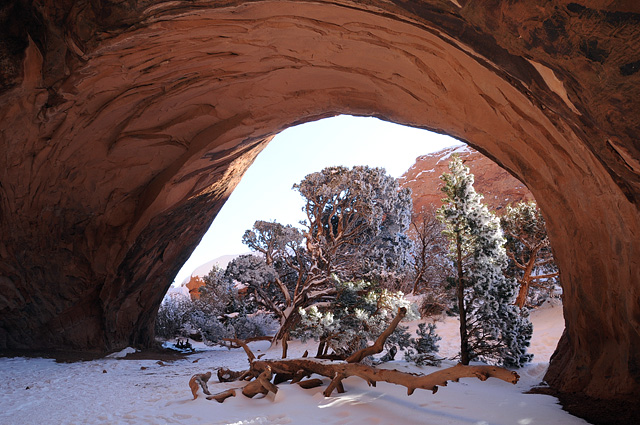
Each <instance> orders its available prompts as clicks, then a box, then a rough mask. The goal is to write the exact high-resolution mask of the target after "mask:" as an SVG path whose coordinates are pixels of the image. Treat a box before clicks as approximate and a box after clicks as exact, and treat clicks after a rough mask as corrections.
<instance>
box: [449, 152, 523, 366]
mask: <svg viewBox="0 0 640 425" xmlns="http://www.w3.org/2000/svg"><path fill="white" fill-rule="evenodd" d="M449 170H450V173H444V174H443V175H442V176H441V179H442V180H443V182H444V187H443V188H442V191H443V192H444V194H445V195H446V197H445V198H444V199H443V205H442V207H441V208H440V210H439V217H440V219H441V220H442V222H443V223H444V225H445V231H444V234H445V235H446V236H447V237H448V238H449V241H450V251H451V254H452V259H453V262H454V264H455V270H456V275H455V276H454V277H453V280H454V281H455V283H456V293H457V301H458V310H459V314H460V357H461V362H462V363H463V364H465V365H466V364H469V361H470V360H473V359H476V358H477V359H481V360H484V361H488V362H492V363H497V364H505V365H508V366H521V365H522V364H524V363H526V362H527V361H529V360H530V359H531V357H532V356H531V355H529V354H526V347H527V346H528V345H529V340H530V338H531V334H532V325H531V323H530V322H529V320H528V317H527V315H526V314H524V315H521V314H520V308H518V307H516V306H515V305H513V300H514V297H515V290H516V284H515V281H514V280H513V279H507V278H506V277H505V275H504V273H503V269H504V268H505V267H506V265H507V256H506V252H505V249H504V243H505V239H504V237H503V235H502V231H501V229H500V224H499V222H498V220H497V218H496V217H495V216H494V215H493V214H492V213H491V212H490V211H489V210H488V208H487V206H486V205H484V204H483V203H482V202H481V201H482V196H481V195H479V194H478V193H476V191H475V189H474V188H473V181H474V177H473V174H470V173H469V169H468V168H467V167H466V166H464V165H463V163H462V161H461V160H460V158H458V157H457V156H454V157H453V159H452V160H451V162H450V163H449Z"/></svg>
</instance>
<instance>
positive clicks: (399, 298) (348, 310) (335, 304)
mask: <svg viewBox="0 0 640 425" xmlns="http://www.w3.org/2000/svg"><path fill="white" fill-rule="evenodd" d="M336 287H337V295H336V297H335V298H334V300H333V301H331V302H330V303H327V304H325V305H322V304H316V305H312V306H310V307H309V308H307V309H300V312H299V313H300V316H301V320H300V323H299V324H298V326H297V328H296V329H295V334H294V335H295V336H296V337H299V338H301V339H302V340H303V341H306V340H307V339H311V338H312V339H315V340H317V341H318V342H319V346H318V352H317V356H323V355H327V354H329V350H330V349H331V350H332V351H333V353H332V354H335V355H337V356H339V357H342V358H346V357H348V356H349V355H351V354H353V353H354V352H356V351H357V350H360V349H362V348H364V347H366V346H367V344H368V343H369V342H371V341H375V340H376V339H377V338H378V336H379V335H380V334H381V333H382V332H383V331H384V330H385V329H386V328H387V327H388V326H389V324H390V323H391V322H392V321H393V319H394V317H395V316H396V314H397V312H398V309H399V308H400V307H404V308H406V309H407V316H406V317H405V320H407V319H409V320H410V319H414V318H416V317H417V314H416V312H414V311H413V310H412V309H411V303H410V302H409V301H408V300H407V299H405V298H404V294H403V293H402V292H393V291H389V290H387V289H384V288H381V287H380V286H379V285H376V284H373V283H371V282H366V281H358V282H337V283H336ZM410 343H411V340H410V335H409V333H408V332H407V328H406V327H404V326H400V325H398V327H396V329H395V331H394V332H393V333H392V334H391V335H390V336H389V338H387V340H386V341H385V347H386V348H387V349H388V350H390V349H392V347H395V349H396V350H397V348H400V349H404V348H406V347H408V346H409V344H410Z"/></svg>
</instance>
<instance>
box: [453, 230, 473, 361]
mask: <svg viewBox="0 0 640 425" xmlns="http://www.w3.org/2000/svg"><path fill="white" fill-rule="evenodd" d="M456 254H457V258H456V260H457V263H458V264H457V266H458V310H459V312H460V363H462V364H463V365H465V366H466V365H468V364H469V360H470V358H469V336H468V335H467V311H466V310H465V306H464V273H463V270H462V237H461V236H460V233H459V232H458V233H457V235H456Z"/></svg>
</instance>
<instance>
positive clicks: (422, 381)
mask: <svg viewBox="0 0 640 425" xmlns="http://www.w3.org/2000/svg"><path fill="white" fill-rule="evenodd" d="M405 314H406V309H404V308H401V309H399V310H398V315H397V316H396V317H395V318H394V320H393V321H392V323H391V324H390V325H389V327H388V328H387V329H386V330H385V331H384V332H383V333H382V334H381V335H380V336H379V337H378V339H377V340H376V341H375V343H374V344H373V345H372V346H370V347H365V348H363V349H361V350H358V351H356V352H355V353H353V354H352V355H351V356H349V357H348V358H347V359H346V360H344V361H330V360H326V359H318V358H307V357H302V358H298V359H280V360H260V359H256V357H255V355H254V354H253V352H252V351H251V349H249V347H248V346H247V344H246V343H245V342H244V341H242V340H237V339H233V340H229V341H232V342H233V343H235V344H237V345H238V346H240V347H242V348H243V349H244V350H245V352H246V353H247V357H248V359H249V365H250V367H249V370H247V371H245V372H238V376H242V377H243V378H245V377H246V378H252V377H253V378H255V380H253V381H251V382H249V383H248V384H246V385H245V387H244V388H243V389H242V394H244V395H245V396H247V397H249V398H252V397H254V396H255V395H257V394H267V393H269V392H273V393H274V394H275V393H277V391H278V387H277V386H276V385H277V384H274V383H272V382H271V378H272V376H273V375H274V374H275V375H276V380H275V382H276V383H280V382H285V381H287V380H291V382H292V383H296V382H299V381H301V380H302V379H303V378H304V377H309V376H311V375H312V374H316V375H320V376H324V377H327V378H329V379H331V382H330V383H329V385H328V386H327V388H326V389H325V390H324V392H323V394H324V395H325V397H329V396H331V394H332V393H333V391H335V390H337V391H338V393H344V392H345V389H344V386H343V383H342V381H343V380H344V379H346V378H348V377H350V376H357V377H359V378H361V379H363V380H365V381H366V382H367V383H368V384H369V385H370V386H374V387H375V386H376V383H378V382H388V383H390V384H395V385H402V386H404V387H406V388H407V394H408V395H411V394H413V393H414V392H415V390H416V389H423V390H429V391H431V392H432V393H435V392H436V391H437V390H438V387H439V386H446V385H447V382H448V381H454V382H457V381H458V380H459V379H460V378H468V377H471V378H474V377H475V378H478V379H480V380H481V381H485V380H487V379H488V378H497V379H501V380H503V381H505V382H509V383H512V384H515V383H517V382H518V379H519V378H520V376H519V375H518V374H517V373H516V372H513V371H510V370H508V369H505V368H502V367H498V366H484V365H480V366H465V365H462V364H457V365H456V366H453V367H450V368H447V369H442V370H438V371H436V372H433V373H430V374H428V375H418V374H413V373H407V372H401V371H398V370H395V369H377V368H375V367H372V366H368V365H365V364H362V363H360V362H361V361H362V360H363V359H364V358H366V357H367V356H370V355H372V354H377V353H380V352H381V351H382V349H383V347H384V343H385V341H386V339H387V338H388V336H389V335H391V333H393V331H394V330H395V328H396V327H397V326H398V324H399V323H400V320H402V318H403V317H404V315H405ZM310 381H312V382H310ZM304 382H308V384H307V383H305V384H302V383H300V385H301V386H303V385H313V386H314V387H315V386H317V385H320V384H321V383H322V381H321V380H319V379H317V378H314V379H310V380H308V381H304ZM303 388H304V387H303ZM220 394H223V393H220ZM216 396H218V395H217V394H216ZM227 397H228V396H227ZM208 398H209V397H208ZM212 398H213V399H216V400H218V398H216V397H215V396H213V397H212ZM219 398H220V399H221V400H220V401H219V402H222V401H224V399H226V397H224V398H223V397H222V396H220V397H219Z"/></svg>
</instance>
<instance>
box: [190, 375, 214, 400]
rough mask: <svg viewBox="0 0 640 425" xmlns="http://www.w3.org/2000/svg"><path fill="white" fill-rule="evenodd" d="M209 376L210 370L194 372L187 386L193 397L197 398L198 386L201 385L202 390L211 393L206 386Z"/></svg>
mask: <svg viewBox="0 0 640 425" xmlns="http://www.w3.org/2000/svg"><path fill="white" fill-rule="evenodd" d="M209 378H211V372H207V373H196V374H195V375H193V376H192V377H191V379H189V388H191V394H192V395H193V399H194V400H195V399H196V398H198V388H200V387H202V392H203V393H205V394H207V395H211V393H210V392H209V388H207V381H208V380H209Z"/></svg>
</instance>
